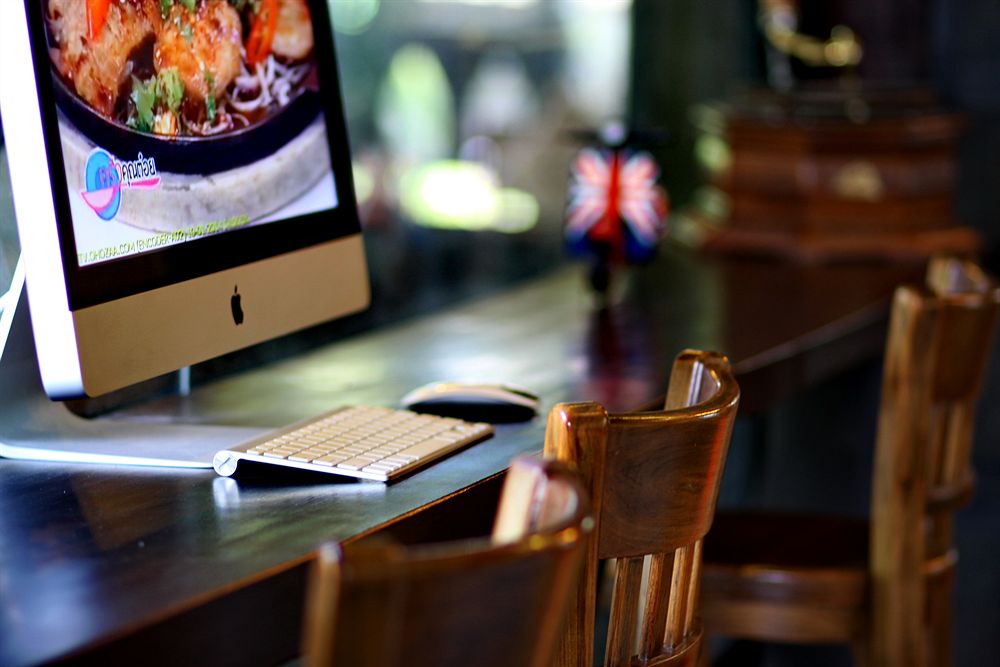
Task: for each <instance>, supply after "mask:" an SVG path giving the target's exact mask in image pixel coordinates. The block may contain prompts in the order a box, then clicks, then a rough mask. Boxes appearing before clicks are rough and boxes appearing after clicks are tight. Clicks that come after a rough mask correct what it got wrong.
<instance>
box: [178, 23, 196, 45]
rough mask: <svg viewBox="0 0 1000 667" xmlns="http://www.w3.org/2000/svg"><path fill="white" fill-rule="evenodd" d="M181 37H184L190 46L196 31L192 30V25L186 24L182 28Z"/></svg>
mask: <svg viewBox="0 0 1000 667" xmlns="http://www.w3.org/2000/svg"><path fill="white" fill-rule="evenodd" d="M181 37H183V38H184V41H185V42H187V43H188V44H190V43H191V40H192V39H194V31H193V30H192V29H191V24H190V23H185V24H184V25H182V26H181Z"/></svg>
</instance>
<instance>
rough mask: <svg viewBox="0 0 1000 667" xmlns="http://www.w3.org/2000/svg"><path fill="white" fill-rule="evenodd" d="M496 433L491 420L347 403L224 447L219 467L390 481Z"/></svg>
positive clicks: (220, 469) (224, 470) (222, 471)
mask: <svg viewBox="0 0 1000 667" xmlns="http://www.w3.org/2000/svg"><path fill="white" fill-rule="evenodd" d="M491 435H493V427H492V426H490V425H489V424H478V423H472V422H467V421H462V420H460V419H451V418H447V417H436V416H433V415H423V414H417V413H415V412H410V411H408V410H392V409H390V408H378V407H346V408H340V409H338V410H334V411H332V412H329V413H326V414H324V415H320V416H318V417H314V418H312V419H309V420H308V421H305V422H300V423H298V424H294V425H292V426H290V427H288V428H286V429H283V430H281V431H277V432H274V433H271V434H268V435H267V436H265V437H263V438H260V439H257V440H252V441H250V442H248V443H244V444H242V445H240V446H239V447H234V448H231V449H224V450H222V451H220V452H218V453H217V454H216V455H215V460H214V462H213V463H214V466H215V471H216V472H217V473H219V474H220V475H223V476H226V477H228V476H230V475H232V474H233V473H234V472H236V467H237V464H238V463H239V461H240V460H246V461H255V462H258V463H267V464H273V465H279V466H287V467H290V468H302V469H304V470H314V471H317V472H324V473H330V474H334V475H344V476H346V477H357V478H360V479H370V480H375V481H378V482H391V481H393V480H394V479H397V478H399V477H402V476H403V475H406V474H408V473H410V472H412V471H413V470H415V469H417V468H420V467H422V466H424V465H427V464H428V463H430V462H431V461H434V460H436V459H439V458H441V457H442V456H444V455H446V454H450V453H451V452H454V451H455V450H458V449H461V448H462V447H465V446H466V445H470V444H472V443H474V442H478V441H479V440H483V439H485V438H488V437H490V436H491Z"/></svg>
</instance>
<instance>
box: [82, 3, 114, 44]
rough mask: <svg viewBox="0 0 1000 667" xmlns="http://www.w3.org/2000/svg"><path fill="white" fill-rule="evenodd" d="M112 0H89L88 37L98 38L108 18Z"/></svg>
mask: <svg viewBox="0 0 1000 667" xmlns="http://www.w3.org/2000/svg"><path fill="white" fill-rule="evenodd" d="M110 5H111V0H87V39H97V36H98V35H100V34H101V28H103V27H104V21H105V19H107V18H108V6H110Z"/></svg>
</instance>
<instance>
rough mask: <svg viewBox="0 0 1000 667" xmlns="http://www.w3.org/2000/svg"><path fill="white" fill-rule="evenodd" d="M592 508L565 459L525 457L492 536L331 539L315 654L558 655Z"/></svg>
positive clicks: (478, 661) (357, 664) (416, 661)
mask: <svg viewBox="0 0 1000 667" xmlns="http://www.w3.org/2000/svg"><path fill="white" fill-rule="evenodd" d="M588 512H589V503H588V502H587V500H586V494H585V493H584V491H583V490H582V487H581V486H580V483H579V479H578V477H577V476H576V474H575V473H573V472H572V471H570V470H569V468H568V467H566V466H562V465H560V464H558V463H556V462H551V461H549V462H544V461H541V460H538V459H532V458H527V457H522V458H518V459H515V460H514V461H513V462H512V464H511V468H510V470H509V472H508V473H507V477H506V480H505V482H504V488H503V491H502V495H501V499H500V505H499V508H498V512H497V518H496V524H495V528H494V534H493V537H492V539H483V540H466V541H462V542H458V543H448V544H438V545H421V546H419V547H411V548H405V547H403V546H401V545H399V544H396V543H389V542H387V541H384V540H367V541H366V540H362V541H361V542H359V543H357V544H353V545H348V546H346V547H344V548H343V549H341V548H340V547H339V545H336V544H330V545H325V546H324V547H323V548H321V550H320V553H319V558H318V560H317V562H316V564H315V566H314V568H313V571H312V573H311V576H310V584H309V586H310V588H309V591H308V596H307V607H306V620H305V631H304V636H303V653H304V655H305V658H306V663H307V664H309V665H313V666H323V665H338V666H347V667H396V666H398V667H402V666H403V665H405V666H406V667H423V666H427V667H430V666H432V665H433V666H434V667H450V666H454V667H459V666H462V667H468V666H469V665H484V666H487V667H489V666H492V665H496V666H497V667H499V666H500V665H504V666H508V665H525V666H526V667H542V666H543V665H548V664H550V662H551V658H552V652H553V649H554V646H555V641H556V637H557V634H558V631H559V625H560V621H561V619H562V618H563V615H564V613H565V608H566V604H567V602H568V601H569V594H570V593H571V586H572V583H573V581H574V579H575V576H576V572H577V571H578V570H579V566H580V564H581V557H582V553H583V547H584V545H585V539H586V536H587V534H588V533H589V530H590V527H591V526H592V523H593V522H592V520H591V519H590V517H589V513H588Z"/></svg>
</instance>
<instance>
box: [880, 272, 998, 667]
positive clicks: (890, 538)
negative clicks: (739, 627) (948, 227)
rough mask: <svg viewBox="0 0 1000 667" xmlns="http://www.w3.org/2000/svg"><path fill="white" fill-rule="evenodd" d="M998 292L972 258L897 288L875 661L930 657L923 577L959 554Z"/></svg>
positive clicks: (883, 427)
mask: <svg viewBox="0 0 1000 667" xmlns="http://www.w3.org/2000/svg"><path fill="white" fill-rule="evenodd" d="M998 304H1000V291H998V289H997V285H996V283H995V282H994V281H992V280H991V279H990V278H988V277H987V276H986V275H984V274H983V272H982V271H981V270H980V269H979V267H977V266H976V265H975V264H972V263H971V262H968V261H960V260H956V259H948V258H936V259H934V260H932V261H931V263H930V266H929V269H928V273H927V285H926V286H924V287H900V288H899V289H898V290H897V291H896V294H895V297H894V299H893V305H892V315H891V320H890V325H889V336H888V341H887V343H886V358H885V366H884V370H883V380H882V402H881V407H880V411H879V425H878V435H877V438H876V446H875V470H874V473H873V480H872V509H871V517H872V521H871V547H870V548H871V558H870V563H871V565H870V567H871V575H872V605H873V608H872V624H873V632H872V642H873V647H872V650H873V655H875V656H879V660H888V661H889V662H880V663H879V664H908V665H910V664H912V665H921V664H927V662H926V658H927V656H926V655H925V651H926V650H927V647H926V645H925V644H926V641H925V640H926V635H925V630H924V628H925V627H926V624H925V623H924V614H925V596H926V595H927V588H926V586H925V584H926V583H927V581H928V579H934V578H935V577H940V576H947V575H948V574H949V573H950V570H951V569H952V567H953V565H954V562H955V559H956V555H955V551H954V545H953V539H952V519H953V514H954V511H955V510H956V509H957V508H958V507H960V506H961V505H963V504H964V503H965V502H967V501H968V499H969V498H970V496H971V493H972V486H973V474H972V469H971V447H972V430H973V419H974V416H975V407H976V401H977V399H978V396H979V393H980V389H981V387H982V382H983V375H984V373H985V371H986V366H987V360H988V356H989V351H990V347H991V344H992V339H993V331H994V328H995V326H996V319H997V312H998Z"/></svg>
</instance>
